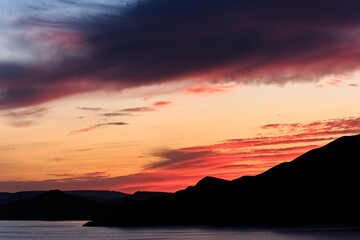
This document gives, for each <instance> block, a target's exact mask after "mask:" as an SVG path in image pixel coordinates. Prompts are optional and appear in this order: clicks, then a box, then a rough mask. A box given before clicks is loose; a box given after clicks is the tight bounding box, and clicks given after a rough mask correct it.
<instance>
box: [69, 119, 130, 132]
mask: <svg viewBox="0 0 360 240" xmlns="http://www.w3.org/2000/svg"><path fill="white" fill-rule="evenodd" d="M123 125H128V123H126V122H107V123H98V124H96V125H93V126H90V127H86V128H81V129H78V130H75V131H72V132H70V135H72V134H76V133H82V132H90V131H93V130H95V129H97V128H100V127H104V126H123Z"/></svg>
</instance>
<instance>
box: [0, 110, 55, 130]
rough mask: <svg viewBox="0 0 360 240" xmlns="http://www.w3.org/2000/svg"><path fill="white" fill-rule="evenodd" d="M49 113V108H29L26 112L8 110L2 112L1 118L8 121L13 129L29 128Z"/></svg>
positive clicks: (0, 113)
mask: <svg viewBox="0 0 360 240" xmlns="http://www.w3.org/2000/svg"><path fill="white" fill-rule="evenodd" d="M47 112H48V109H47V108H36V107H33V108H28V109H25V110H8V111H6V110H5V111H2V112H0V116H2V117H5V118H7V119H8V122H9V125H11V126H13V127H28V126H31V125H33V124H35V123H36V122H37V121H38V120H39V119H40V118H41V117H43V116H44V115H45V114H46V113H47Z"/></svg>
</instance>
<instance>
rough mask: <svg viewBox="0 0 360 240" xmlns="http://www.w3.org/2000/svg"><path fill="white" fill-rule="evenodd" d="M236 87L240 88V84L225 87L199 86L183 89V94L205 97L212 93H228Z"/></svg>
mask: <svg viewBox="0 0 360 240" xmlns="http://www.w3.org/2000/svg"><path fill="white" fill-rule="evenodd" d="M237 86H240V84H234V85H227V86H218V85H208V86H200V87H197V88H187V89H185V93H186V94H194V95H200V96H207V95H210V94H214V93H228V92H229V91H230V90H231V89H232V88H235V87H237Z"/></svg>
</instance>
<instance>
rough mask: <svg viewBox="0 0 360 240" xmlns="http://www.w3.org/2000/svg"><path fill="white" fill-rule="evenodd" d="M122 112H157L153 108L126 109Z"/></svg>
mask: <svg viewBox="0 0 360 240" xmlns="http://www.w3.org/2000/svg"><path fill="white" fill-rule="evenodd" d="M121 111H123V112H150V111H155V109H154V108H151V107H136V108H124V109H122V110H121Z"/></svg>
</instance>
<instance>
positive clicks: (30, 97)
mask: <svg viewBox="0 0 360 240" xmlns="http://www.w3.org/2000/svg"><path fill="white" fill-rule="evenodd" d="M62 3H63V4H65V3H66V4H67V5H68V7H65V8H62V9H75V8H81V4H80V3H79V2H78V1H66V2H64V1H62ZM105 5H106V3H104V4H101V6H93V8H98V10H97V11H92V12H91V14H89V15H85V16H84V15H77V17H76V18H75V17H73V18H72V17H69V16H71V15H69V14H66V12H65V13H63V15H64V16H63V17H60V16H58V17H57V18H53V19H52V20H48V19H49V16H48V15H46V14H45V13H46V11H47V10H49V9H46V6H44V7H42V8H43V10H42V11H43V12H40V13H38V14H36V16H30V17H28V18H26V17H24V18H22V19H20V20H19V21H18V24H16V23H15V24H14V25H13V26H11V27H13V28H15V27H16V30H17V31H21V32H22V33H23V34H22V37H21V39H22V40H17V42H18V43H17V44H18V45H21V49H26V50H27V52H30V53H34V52H36V53H39V52H40V53H42V55H45V56H46V58H45V59H46V60H47V61H42V60H38V61H36V58H37V55H36V54H33V55H32V58H33V59H32V61H31V62H32V63H31V64H30V63H21V62H14V61H8V62H1V63H0V82H1V84H0V85H1V89H0V100H1V101H0V102H1V103H0V108H1V109H9V108H19V107H24V106H29V105H35V104H40V103H44V102H47V101H52V100H55V99H59V98H62V97H66V96H70V95H74V94H79V93H84V92H91V91H97V90H100V89H103V90H122V89H126V88H130V87H137V86H143V85H150V84H159V83H164V82H169V81H180V80H183V79H187V80H188V79H194V81H199V80H204V79H208V81H211V82H213V83H217V82H227V81H237V82H239V83H243V84H284V83H287V82H299V81H315V80H318V79H320V78H321V77H323V76H332V75H336V74H338V73H346V72H350V71H353V70H355V69H356V68H358V66H359V63H360V58H359V55H360V54H359V53H360V48H359V46H360V41H359V37H358V29H359V25H360V16H359V14H358V13H359V12H360V3H359V2H358V1H355V0H333V1H330V2H329V1H326V2H324V1H311V0H304V1H296V2H293V1H291V2H290V1H288V0H270V1H269V0H257V1H251V2H249V1H246V0H221V1H220V0H211V1H209V0H195V1H194V0H182V1H179V0H168V1H158V0H145V1H138V2H134V3H133V4H131V5H129V6H126V7H124V5H123V4H121V5H120V4H119V5H118V6H116V5H115V6H114V4H112V5H111V8H110V7H104V6H105ZM349 6H351V7H349ZM20 15H21V14H20ZM44 15H45V16H44ZM65 16H66V17H65ZM30 32H42V35H41V36H42V38H40V39H41V41H40V40H39V38H33V37H30V36H28V35H29V34H26V33H30ZM44 36H45V37H44ZM11 40H13V41H15V40H16V39H11ZM49 42H50V43H51V44H48V43H49ZM64 44H65V45H66V47H65V48H61V47H60V46H62V45H64ZM41 46H46V47H44V48H41ZM52 48H55V49H56V51H55V53H54V51H49V49H50V50H51V49H52ZM42 49H44V50H42ZM35 50H36V51H35ZM48 52H49V53H48ZM35 55H36V56H35ZM47 55H48V56H47ZM329 66H331V67H329Z"/></svg>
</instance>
